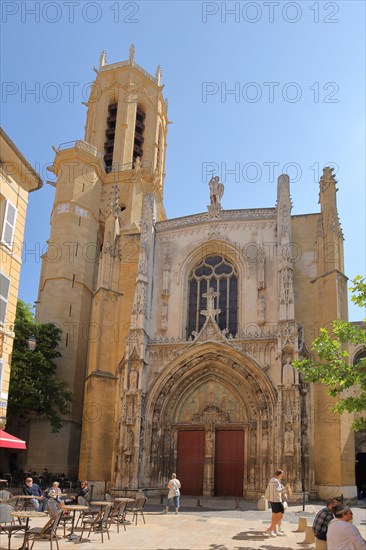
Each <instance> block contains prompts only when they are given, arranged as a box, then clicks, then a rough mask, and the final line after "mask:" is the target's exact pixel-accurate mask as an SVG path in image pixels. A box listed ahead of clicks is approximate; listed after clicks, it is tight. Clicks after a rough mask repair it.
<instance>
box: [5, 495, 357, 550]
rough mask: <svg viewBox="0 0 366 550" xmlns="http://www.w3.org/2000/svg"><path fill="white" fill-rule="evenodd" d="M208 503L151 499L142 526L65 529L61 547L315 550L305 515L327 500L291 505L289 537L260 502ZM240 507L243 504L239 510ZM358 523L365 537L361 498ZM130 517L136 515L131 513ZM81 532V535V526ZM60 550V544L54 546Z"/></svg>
mask: <svg viewBox="0 0 366 550" xmlns="http://www.w3.org/2000/svg"><path fill="white" fill-rule="evenodd" d="M202 502H203V504H204V506H202V507H198V506H197V505H196V504H197V499H188V498H186V499H184V497H182V509H181V511H180V513H179V514H178V515H175V514H174V512H173V511H172V512H171V513H169V514H163V513H162V511H163V508H164V506H163V505H162V504H160V501H159V499H149V502H148V505H147V507H146V513H145V520H146V524H144V523H143V521H142V518H141V517H139V518H138V522H137V525H134V524H132V523H129V524H128V525H127V528H126V531H124V529H123V527H122V526H121V527H120V532H119V534H117V531H116V526H115V525H113V526H112V528H111V532H110V540H108V539H106V538H105V539H104V543H103V544H102V542H101V535H100V533H97V532H95V533H91V535H90V537H88V536H87V533H85V532H84V535H83V539H82V540H81V541H80V540H79V539H75V540H74V541H71V542H69V541H68V540H67V539H64V538H61V534H62V529H60V530H59V535H60V539H59V547H60V550H66V549H70V548H73V547H78V548H79V549H80V548H85V549H86V550H102V549H103V550H119V549H127V550H242V549H249V550H250V549H253V550H275V549H277V548H282V549H283V550H295V549H299V550H301V549H304V550H306V549H309V550H310V549H315V544H314V543H311V544H307V543H305V542H304V540H305V533H303V532H301V533H299V532H297V527H298V522H299V517H300V516H301V517H306V518H307V523H308V525H312V522H313V518H314V515H315V514H316V512H317V511H318V510H319V509H321V508H322V507H323V506H324V504H322V503H311V504H306V507H305V511H303V510H302V506H301V505H300V506H299V505H290V507H289V508H288V510H287V511H286V513H285V516H284V520H283V524H282V525H283V528H284V531H285V533H286V535H285V536H283V537H276V538H271V537H269V536H268V535H266V534H265V533H264V531H265V529H267V528H268V526H269V524H270V520H271V512H270V511H269V510H267V511H258V510H256V507H257V503H256V502H248V501H242V500H241V501H239V502H235V501H233V500H226V501H225V500H223V501H220V500H218V499H217V500H215V499H211V500H210V501H202ZM237 506H239V509H235V508H236V507H237ZM352 510H353V512H354V524H355V525H357V526H358V527H359V529H360V531H361V534H362V536H363V537H365V536H366V501H359V502H358V503H357V504H355V505H352ZM129 519H130V520H131V519H132V517H131V516H130V518H129ZM43 523H44V521H40V520H37V521H33V520H32V525H31V526H32V527H34V526H39V525H42V524H43ZM76 533H78V534H80V530H79V529H77V530H76ZM7 542H8V541H7V537H6V536H5V537H4V536H2V538H1V548H4V549H5V548H7ZM21 543H22V535H21V534H20V533H19V534H16V535H13V537H12V545H11V548H12V549H15V548H19V547H20V546H21ZM49 548H50V544H49V541H46V540H45V541H37V542H36V543H35V545H34V550H46V549H49ZM53 549H54V550H55V544H54V545H53Z"/></svg>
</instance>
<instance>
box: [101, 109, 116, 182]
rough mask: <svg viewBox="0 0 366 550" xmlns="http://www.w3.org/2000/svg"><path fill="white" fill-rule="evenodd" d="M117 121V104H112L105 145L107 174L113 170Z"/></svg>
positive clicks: (109, 111) (109, 110)
mask: <svg viewBox="0 0 366 550" xmlns="http://www.w3.org/2000/svg"><path fill="white" fill-rule="evenodd" d="M116 121H117V103H112V104H111V105H109V107H108V117H107V130H106V132H105V135H106V141H105V143H104V164H105V171H106V172H107V173H109V172H111V170H112V163H113V149H114V138H115V133H116Z"/></svg>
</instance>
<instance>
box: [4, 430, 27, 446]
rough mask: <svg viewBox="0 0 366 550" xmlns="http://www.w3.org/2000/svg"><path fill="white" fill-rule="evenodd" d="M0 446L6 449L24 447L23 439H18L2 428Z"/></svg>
mask: <svg viewBox="0 0 366 550" xmlns="http://www.w3.org/2000/svg"><path fill="white" fill-rule="evenodd" d="M0 447H2V448H7V449H26V448H27V447H26V444H25V441H23V440H22V439H18V438H17V437H15V436H14V435H10V434H8V433H6V432H4V431H3V430H0Z"/></svg>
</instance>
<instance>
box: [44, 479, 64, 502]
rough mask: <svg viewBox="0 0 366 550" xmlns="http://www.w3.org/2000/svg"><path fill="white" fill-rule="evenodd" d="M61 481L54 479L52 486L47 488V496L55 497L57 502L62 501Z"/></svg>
mask: <svg viewBox="0 0 366 550" xmlns="http://www.w3.org/2000/svg"><path fill="white" fill-rule="evenodd" d="M59 485H60V484H59V482H58V481H54V482H53V483H52V487H50V488H49V489H46V496H47V498H53V499H55V500H56V501H57V502H61V494H62V493H61V489H60V487H59Z"/></svg>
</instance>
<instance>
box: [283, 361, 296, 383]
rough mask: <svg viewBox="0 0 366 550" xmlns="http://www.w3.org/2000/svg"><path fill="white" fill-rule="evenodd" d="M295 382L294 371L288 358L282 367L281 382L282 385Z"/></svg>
mask: <svg viewBox="0 0 366 550" xmlns="http://www.w3.org/2000/svg"><path fill="white" fill-rule="evenodd" d="M294 383H295V371H294V368H293V366H292V365H291V363H290V361H289V359H287V360H286V363H285V364H284V365H283V367H282V384H283V385H284V386H292V385H293V384H294Z"/></svg>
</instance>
